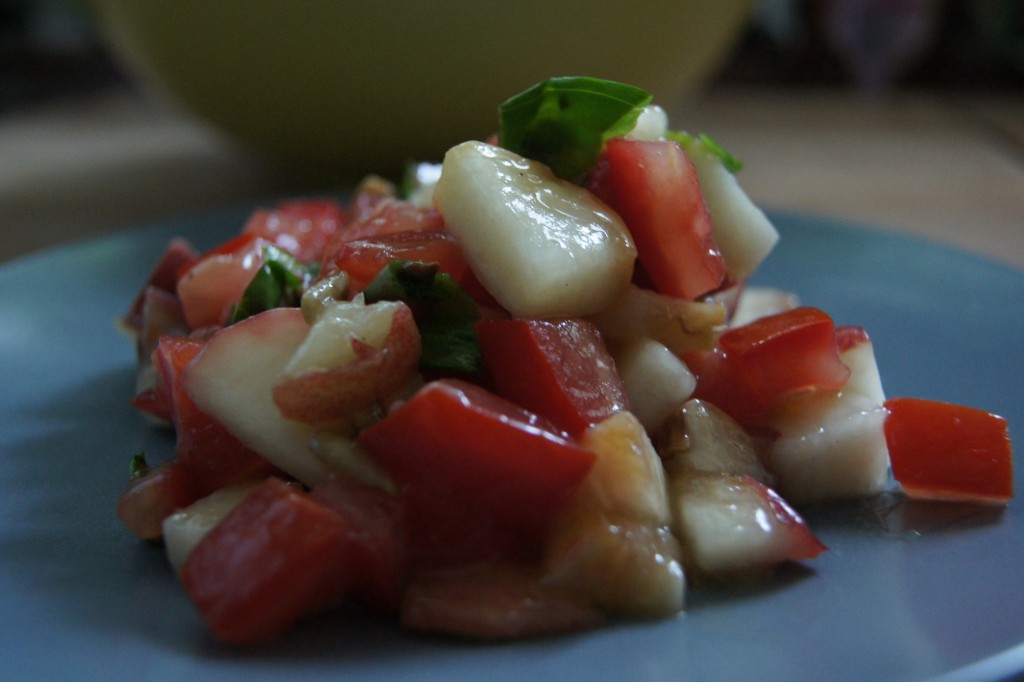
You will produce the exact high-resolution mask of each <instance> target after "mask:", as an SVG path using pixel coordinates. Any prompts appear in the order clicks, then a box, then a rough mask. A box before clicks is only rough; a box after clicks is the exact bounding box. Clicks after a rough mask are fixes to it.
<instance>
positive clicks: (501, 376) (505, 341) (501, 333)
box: [476, 319, 629, 435]
mask: <svg viewBox="0 0 1024 682" xmlns="http://www.w3.org/2000/svg"><path fill="white" fill-rule="evenodd" d="M476 331H477V337H478V338H479V340H480V349H481V351H482V353H483V358H484V367H485V368H486V370H487V373H488V376H489V377H490V379H491V381H492V382H493V385H494V389H495V391H496V392H497V393H498V395H500V396H502V397H503V398H506V399H508V400H511V401H512V402H514V403H516V404H518V405H521V406H522V407H524V408H526V409H527V410H530V411H531V412H536V413H537V414H539V415H541V416H542V417H545V418H546V419H548V420H550V421H551V422H552V423H553V424H554V425H555V426H557V427H558V428H560V429H563V430H564V431H566V432H568V433H570V434H572V435H577V434H579V433H580V432H581V431H583V430H584V429H586V428H587V427H588V426H590V425H592V424H596V423H598V422H600V421H602V420H603V419H605V418H606V417H609V416H611V415H612V414H614V413H616V412H618V411H620V410H625V409H629V399H628V398H627V397H626V387H625V386H624V385H623V383H622V378H621V377H620V376H619V373H618V371H617V370H616V369H615V361H614V360H613V359H612V356H611V354H610V353H609V352H608V349H607V347H606V346H605V343H604V339H602V338H601V333H600V332H599V331H598V330H597V327H595V326H594V325H593V324H591V323H589V322H586V321H584V320H578V319H560V320H556V319H549V320H487V321H484V322H481V323H479V324H478V325H477V328H476Z"/></svg>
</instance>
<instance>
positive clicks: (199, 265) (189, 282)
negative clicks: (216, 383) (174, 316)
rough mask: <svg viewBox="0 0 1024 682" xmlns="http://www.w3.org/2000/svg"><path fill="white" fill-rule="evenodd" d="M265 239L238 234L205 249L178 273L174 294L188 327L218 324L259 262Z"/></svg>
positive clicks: (224, 319)
mask: <svg viewBox="0 0 1024 682" xmlns="http://www.w3.org/2000/svg"><path fill="white" fill-rule="evenodd" d="M269 243H270V242H268V241H267V240H265V239H263V238H262V237H258V236H257V235H255V234H252V233H248V234H241V235H239V236H237V237H235V238H233V239H231V240H229V241H227V242H225V243H224V244H221V245H220V246H218V247H216V248H214V249H212V250H210V251H208V252H206V253H205V254H203V256H202V257H201V258H199V260H198V261H196V262H195V263H194V264H193V265H192V266H191V267H189V268H188V269H187V270H186V271H185V272H183V273H182V274H181V277H180V278H179V279H178V285H177V293H178V298H180V299H181V307H182V312H183V313H184V315H185V320H186V321H187V322H188V325H189V328H190V329H201V328H204V327H220V326H223V325H224V323H225V322H227V320H228V317H229V316H230V315H231V307H232V306H233V305H234V304H235V303H237V302H238V301H239V300H240V299H241V298H242V293H243V292H244V291H245V288H246V287H247V286H249V282H251V281H252V278H253V276H254V275H255V274H256V271H257V270H259V269H260V267H261V266H262V265H263V247H264V246H266V245H267V244H269Z"/></svg>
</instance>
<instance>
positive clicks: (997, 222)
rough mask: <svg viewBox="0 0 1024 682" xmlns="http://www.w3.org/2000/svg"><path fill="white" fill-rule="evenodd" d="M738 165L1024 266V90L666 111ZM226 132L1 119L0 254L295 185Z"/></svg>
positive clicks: (122, 118) (162, 120) (89, 115)
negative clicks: (715, 143)
mask: <svg viewBox="0 0 1024 682" xmlns="http://www.w3.org/2000/svg"><path fill="white" fill-rule="evenodd" d="M667 108H668V109H669V111H670V114H671V117H672V123H673V126H674V127H678V128H684V129H687V130H691V131H694V132H698V131H699V132H707V133H709V134H710V135H712V136H713V137H714V138H716V139H717V140H718V141H719V142H720V143H722V144H723V146H725V147H726V148H727V149H729V150H730V151H731V152H733V153H734V154H735V155H736V156H738V157H740V158H741V159H742V160H743V161H744V162H745V168H744V170H743V171H742V173H741V174H740V176H739V177H740V181H741V183H742V184H743V186H744V187H745V188H746V189H747V191H748V193H749V194H750V195H751V196H752V197H753V198H754V200H755V201H757V202H758V203H759V204H760V205H762V206H764V207H766V208H772V209H783V210H789V211H800V212H805V213H811V214H815V215H821V216H828V217H834V218H840V219H846V220H852V221H856V222H861V223H865V224H868V225H871V226H875V227H882V228H885V229H891V230H895V231H901V232H907V233H912V234H916V235H920V236H924V237H927V238H931V239H937V240H940V241H943V242H946V243H949V244H952V245H955V246H958V247H960V248H963V249H966V250H969V251H973V252H976V253H978V254H981V255H983V256H985V257H988V258H991V259H995V260H997V261H1001V262H1003V263H1008V264H1011V265H1012V266H1015V267H1017V268H1024V96H1020V95H1017V96H1013V97H997V96H991V95H989V96H965V95H936V94H917V93H896V94H895V95H893V96H891V97H889V98H887V99H885V100H868V99H865V98H863V97H861V96H859V95H857V94H855V93H852V92H847V91H833V90H798V89H792V90H782V91H780V90H763V91H758V90H750V89H735V90H730V89H716V90H712V91H710V92H708V93H706V94H705V95H703V96H701V97H700V98H699V99H696V100H694V101H690V102H688V103H685V104H681V105H679V106H675V107H672V106H669V107H667ZM301 190H302V188H300V187H294V186H290V185H289V183H288V182H287V181H285V180H283V179H282V178H281V177H280V176H278V175H276V174H275V173H274V172H273V171H271V170H270V169H269V168H267V167H266V165H264V164H262V163H260V162H259V161H258V160H257V159H255V158H253V157H252V156H251V155H249V154H247V153H246V152H244V151H243V150H240V149H237V148H235V147H233V146H232V145H231V144H229V143H228V142H226V141H225V140H224V139H222V138H221V137H220V136H219V135H218V134H217V133H215V132H214V131H211V130H209V129H207V128H206V127H205V126H203V125H202V124H200V123H198V122H196V121H193V120H191V119H189V118H187V117H186V116H183V115H182V114H180V113H178V112H176V111H174V110H173V109H172V108H169V107H167V106H164V105H161V104H158V103H155V102H152V101H149V100H144V99H142V98H140V97H139V96H137V95H135V94H133V93H130V92H126V91H124V90H119V89H113V90H111V91H108V92H101V93H98V94H94V95H90V96H88V97H84V98H79V99H75V100H65V101H62V102H56V103H49V104H46V105H44V106H36V107H34V108H32V109H23V110H19V111H16V112H14V113H8V114H6V115H4V116H2V117H0V220H2V221H3V225H2V227H0V261H6V260H10V259H12V258H16V257H22V256H25V255H26V254H30V253H31V252H34V251H36V250H39V249H43V248H46V247H52V246H58V245H60V244H62V243H67V242H72V241H77V240H80V239H85V238H89V237H92V236H96V235H100V234H104V233H109V232H113V231H119V230H125V229H130V228H131V227H132V226H135V225H139V224H141V223H145V222H148V221H152V220H157V219H162V218H166V217H170V216H174V215H177V214H182V213H193V212H196V211H202V210H204V209H209V208H213V207H217V206H223V205H225V204H239V203H249V202H258V201H259V200H260V199H266V197H268V196H273V195H279V194H282V193H290V192H294V193H299V192H301Z"/></svg>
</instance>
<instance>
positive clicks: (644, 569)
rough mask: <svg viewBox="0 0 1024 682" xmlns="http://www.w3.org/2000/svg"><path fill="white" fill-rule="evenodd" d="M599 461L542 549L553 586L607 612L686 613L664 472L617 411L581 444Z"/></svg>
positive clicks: (628, 418) (634, 425)
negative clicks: (576, 594) (573, 593)
mask: <svg viewBox="0 0 1024 682" xmlns="http://www.w3.org/2000/svg"><path fill="white" fill-rule="evenodd" d="M582 442H583V444H584V446H585V447H587V448H589V449H590V450H591V451H592V452H594V453H595V455H597V460H596V461H595V464H594V467H593V468H592V469H591V471H590V473H589V474H588V475H587V478H586V479H584V481H583V484H582V486H581V488H580V490H579V491H578V492H577V494H576V496H575V497H574V499H573V501H572V503H571V504H570V506H569V508H568V509H567V510H566V511H565V512H564V513H563V515H562V516H561V517H560V518H559V519H558V521H557V522H556V524H555V527H554V528H553V530H552V532H551V535H550V537H549V539H548V543H547V547H546V550H545V556H546V566H547V570H548V574H549V576H550V578H551V580H552V581H553V582H554V583H555V584H558V585H563V586H565V587H567V588H571V589H574V590H577V591H579V592H581V593H582V594H583V595H585V596H586V597H587V598H588V599H590V600H591V601H592V602H593V603H594V604H595V605H596V606H598V607H600V608H601V609H604V610H605V611H607V612H609V613H615V614H621V615H627V616H638V617H663V616H667V615H671V614H673V613H677V612H678V611H680V610H681V609H682V608H683V595H684V592H685V587H686V579H685V576H684V575H683V570H682V564H681V563H680V557H681V553H680V549H679V544H678V541H677V540H676V539H675V537H674V536H673V535H672V533H671V531H670V530H669V528H668V524H669V521H670V515H671V511H670V509H669V506H668V497H667V491H666V485H665V478H664V472H663V470H662V467H661V463H660V461H659V458H658V455H657V453H656V452H655V451H654V448H653V446H652V445H651V444H650V441H649V439H648V438H647V435H646V433H645V432H644V430H643V427H642V426H641V425H640V423H639V422H638V421H637V420H636V418H635V417H634V416H633V415H632V414H630V413H629V412H620V413H618V414H616V415H614V416H612V417H609V418H608V419H606V420H605V421H603V422H601V423H600V424H597V425H596V426H593V427H591V428H590V429H588V430H587V431H586V432H585V434H584V436H583V440H582Z"/></svg>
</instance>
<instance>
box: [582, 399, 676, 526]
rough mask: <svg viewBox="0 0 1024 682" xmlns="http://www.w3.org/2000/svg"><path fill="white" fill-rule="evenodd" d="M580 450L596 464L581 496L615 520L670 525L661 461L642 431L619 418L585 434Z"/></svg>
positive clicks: (632, 421) (636, 423)
mask: <svg viewBox="0 0 1024 682" xmlns="http://www.w3.org/2000/svg"><path fill="white" fill-rule="evenodd" d="M581 445H583V447H585V448H586V449H588V450H590V451H591V452H593V453H594V454H595V455H596V456H597V458H596V460H595V461H594V466H593V468H592V469H591V470H590V473H588V474H587V477H586V478H585V479H584V480H583V490H582V491H581V492H582V494H583V495H584V496H586V497H590V498H592V499H593V500H595V501H596V502H597V504H598V505H599V506H600V507H601V508H602V509H606V510H608V511H610V512H612V513H614V514H619V515H623V516H626V517H628V518H631V519H635V520H638V521H644V522H649V523H655V524H664V523H668V522H669V519H670V515H669V509H668V497H667V491H666V487H665V471H664V469H663V467H662V466H661V459H660V458H659V457H658V453H657V452H656V451H655V450H654V446H653V445H651V441H650V439H649V438H648V437H647V433H646V432H645V431H644V428H643V426H642V425H641V424H640V422H639V421H637V419H636V417H634V416H633V415H632V414H631V413H629V412H619V413H617V414H614V415H612V416H611V417H608V418H607V419H605V420H604V421H602V422H600V423H598V424H595V425H594V426H591V427H590V428H588V429H587V430H586V431H584V432H583V436H582V438H581Z"/></svg>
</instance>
